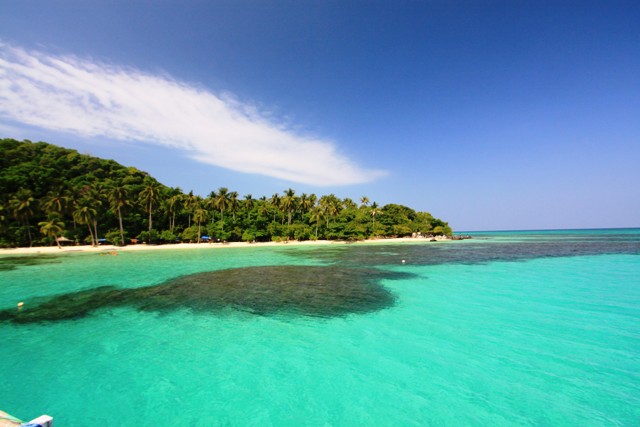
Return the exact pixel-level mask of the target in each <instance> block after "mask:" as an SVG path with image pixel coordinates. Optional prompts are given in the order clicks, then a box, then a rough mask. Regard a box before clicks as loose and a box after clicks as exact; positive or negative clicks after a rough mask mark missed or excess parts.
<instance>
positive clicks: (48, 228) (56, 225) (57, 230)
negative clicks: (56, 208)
mask: <svg viewBox="0 0 640 427" xmlns="http://www.w3.org/2000/svg"><path fill="white" fill-rule="evenodd" d="M38 225H39V226H40V232H41V233H42V234H44V235H45V236H47V237H52V238H53V240H55V241H56V244H57V245H58V248H60V241H59V240H58V236H59V235H60V234H62V231H63V230H64V222H62V221H60V219H59V218H57V217H50V218H49V220H48V221H42V222H39V223H38Z"/></svg>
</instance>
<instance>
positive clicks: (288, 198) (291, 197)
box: [282, 188, 296, 227]
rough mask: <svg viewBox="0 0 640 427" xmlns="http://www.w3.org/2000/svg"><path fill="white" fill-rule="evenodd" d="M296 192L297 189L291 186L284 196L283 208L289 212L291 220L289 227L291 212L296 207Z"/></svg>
mask: <svg viewBox="0 0 640 427" xmlns="http://www.w3.org/2000/svg"><path fill="white" fill-rule="evenodd" d="M295 194H296V192H295V190H293V189H291V188H289V189H288V190H285V192H284V197H283V198H282V209H283V211H285V212H287V216H288V218H289V221H288V222H287V227H290V226H291V213H292V212H293V211H294V210H295V208H296V196H295Z"/></svg>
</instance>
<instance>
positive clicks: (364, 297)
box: [0, 266, 412, 323]
mask: <svg viewBox="0 0 640 427" xmlns="http://www.w3.org/2000/svg"><path fill="white" fill-rule="evenodd" d="M410 276H412V275H411V274H409V273H400V272H392V271H385V270H380V269H375V268H347V267H335V266H267V267H247V268H236V269H229V270H218V271H211V272H205V273H196V274H191V275H187V276H181V277H178V278H175V279H172V280H169V281H167V282H164V283H161V284H159V285H155V286H147V287H140V288H127V289H121V288H116V287H111V286H105V287H99V288H95V289H88V290H83V291H79V292H72V293H68V294H63V295H59V296H56V297H53V298H51V299H49V300H48V301H44V302H42V303H39V304H35V303H34V304H29V308H28V309H25V310H22V311H20V312H16V311H15V310H3V311H0V321H5V322H6V321H9V322H13V323H34V322H44V321H57V320H65V319H78V318H81V317H84V316H87V315H89V314H90V313H92V312H94V311H96V310H100V309H106V308H113V307H122V306H124V307H132V308H136V309H138V310H141V311H157V312H166V311H171V310H180V309H190V310H192V311H193V312H199V313H214V314H221V313H228V312H229V311H236V312H237V311H240V312H245V313H251V314H256V315H263V316H268V315H275V314H287V315H302V316H313V317H335V316H345V315H348V314H358V313H370V312H375V311H378V310H382V309H385V308H388V307H392V306H393V305H394V303H395V296H394V295H393V294H392V293H391V292H390V291H389V290H388V289H387V288H385V287H384V286H382V285H381V284H380V281H381V280H388V279H403V278H407V277H410ZM229 309H231V310H229Z"/></svg>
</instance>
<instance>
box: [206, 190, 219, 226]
mask: <svg viewBox="0 0 640 427" xmlns="http://www.w3.org/2000/svg"><path fill="white" fill-rule="evenodd" d="M206 203H207V205H209V207H210V208H211V225H213V222H214V221H215V219H216V209H218V193H216V192H215V191H212V192H211V193H209V197H207V201H206Z"/></svg>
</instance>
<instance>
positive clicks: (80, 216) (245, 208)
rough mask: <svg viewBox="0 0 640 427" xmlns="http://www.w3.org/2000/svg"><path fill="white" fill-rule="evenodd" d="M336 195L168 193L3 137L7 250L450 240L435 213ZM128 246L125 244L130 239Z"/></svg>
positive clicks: (55, 150)
mask: <svg viewBox="0 0 640 427" xmlns="http://www.w3.org/2000/svg"><path fill="white" fill-rule="evenodd" d="M358 201H359V202H360V203H359V204H358V203H356V202H355V201H353V200H351V199H348V198H347V199H340V198H338V197H337V196H336V195H334V194H329V195H325V196H320V197H318V196H316V195H315V194H306V193H303V194H300V195H298V194H296V191H295V190H294V189H292V188H289V189H286V190H284V191H283V192H282V193H281V194H277V193H276V194H273V195H272V196H271V197H266V196H263V197H260V198H254V197H253V196H252V195H250V194H248V195H246V196H244V197H242V198H241V197H240V196H239V194H238V193H237V192H235V191H230V190H229V189H228V188H226V187H220V188H218V190H217V191H212V192H211V193H210V194H209V196H208V197H206V198H203V197H200V196H198V195H195V194H193V191H190V192H188V193H185V192H183V191H182V190H181V189H180V188H169V187H166V186H164V185H162V184H160V183H159V182H158V181H156V180H155V179H154V178H153V177H151V176H149V174H147V173H145V172H142V171H139V170H138V169H136V168H135V167H125V166H122V165H120V164H118V163H116V162H115V161H113V160H105V159H100V158H96V157H92V156H88V155H84V154H80V153H78V152H77V151H76V150H70V149H66V148H62V147H57V146H55V145H51V144H47V143H44V142H37V143H33V142H31V141H16V140H13V139H0V246H5V247H6V246H26V245H31V244H36V245H37V244H43V243H44V244H51V243H52V242H55V237H56V236H58V235H60V234H61V233H63V234H64V235H65V236H66V237H69V238H72V239H73V240H75V241H76V242H83V241H84V242H87V243H94V242H95V241H96V240H97V238H98V237H100V236H105V237H106V238H107V240H108V241H109V242H111V243H114V244H123V243H125V244H126V243H127V242H128V241H129V239H130V238H135V237H137V238H138V239H139V240H141V241H146V242H149V243H156V244H157V243H172V242H175V241H176V239H177V238H178V236H180V237H181V238H182V240H184V241H193V242H196V241H197V240H198V235H200V236H202V235H209V236H211V237H212V238H213V239H214V241H249V242H250V241H254V240H256V241H270V240H273V241H285V240H291V239H296V240H310V239H311V240H317V239H331V240H362V239H366V238H369V237H372V236H376V237H390V236H410V235H412V234H413V233H418V232H419V233H422V234H424V235H428V234H444V235H451V234H452V230H451V227H449V225H448V224H447V223H446V222H444V221H442V220H439V219H437V218H434V217H433V216H432V215H431V214H429V213H428V212H416V211H414V210H413V209H411V208H409V207H406V206H402V205H398V204H387V205H385V206H384V207H380V206H379V205H378V204H377V203H376V202H375V201H374V202H370V201H369V199H368V198H367V197H366V196H363V197H361V198H360V199H359V200H358ZM123 241H124V242H123Z"/></svg>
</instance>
